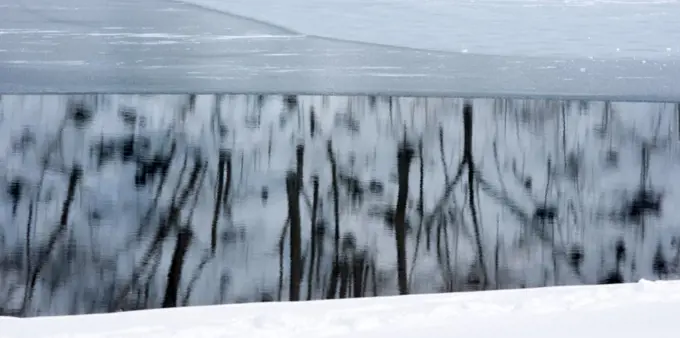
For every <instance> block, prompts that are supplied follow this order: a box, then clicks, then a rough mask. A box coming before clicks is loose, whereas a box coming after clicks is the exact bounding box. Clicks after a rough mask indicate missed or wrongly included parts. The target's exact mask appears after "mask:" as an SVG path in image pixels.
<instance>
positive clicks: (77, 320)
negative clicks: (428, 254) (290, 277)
mask: <svg viewBox="0 0 680 338" xmlns="http://www.w3.org/2000/svg"><path fill="white" fill-rule="evenodd" d="M678 310H680V283H678V282H656V283H651V282H645V281H642V282H640V283H637V284H624V285H617V286H594V287H593V286H591V287H556V288H543V289H526V290H514V291H489V292H477V293H457V294H439V295H424V296H406V297H385V298H371V299H351V300H340V301H314V302H305V303H260V304H243V305H228V306H209V307H191V308H177V309H167V310H148V311H137V312H125V313H116V314H106V315H86V316H71V317H43V318H34V319H14V318H8V317H0V327H2V333H0V337H2V338H20V337H27V338H29V337H30V338H40V337H98V338H99V337H101V338H103V337H130V338H131V337H144V338H150V337H205V338H208V337H252V338H255V337H276V338H288V337H294V338H306V337H314V338H316V337H353V338H364V337H366V338H368V337H371V338H387V337H389V338H402V337H416V336H424V337H431V338H439V337H442V338H444V337H466V338H475V337H522V338H532V337H537V338H542V337H546V335H547V336H550V337H553V338H561V337H580V338H589V337H593V338H595V337H597V338H600V337H619V338H627V337H631V338H632V337H635V338H637V337H639V336H640V335H645V336H654V335H659V336H668V335H669V334H670V333H671V332H674V331H675V330H676V328H675V326H674V322H675V319H676V317H677V311H678Z"/></svg>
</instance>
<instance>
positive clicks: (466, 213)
mask: <svg viewBox="0 0 680 338" xmlns="http://www.w3.org/2000/svg"><path fill="white" fill-rule="evenodd" d="M465 102H466V101H465V100H463V99H449V98H427V99H425V98H398V97H369V96H359V97H344V96H326V97H321V96H280V95H278V96H274V95H272V96H269V95H197V96H196V95H160V96H154V95H96V96H77V95H72V96H67V95H56V96H47V95H45V96H29V95H26V96H21V95H19V96H11V95H4V96H2V97H1V98H0V129H1V132H0V147H2V149H3V151H2V152H1V154H2V156H1V157H0V161H1V162H2V166H1V168H2V169H1V170H2V172H1V174H0V269H1V272H0V276H1V277H0V309H1V310H2V313H3V314H10V315H20V316H32V315H49V314H74V313H92V312H106V311H118V310H130V309H139V308H156V307H162V306H175V305H201V304H217V303H232V302H249V301H263V300H288V299H290V298H291V297H293V298H295V297H299V299H302V300H305V299H324V298H340V297H359V296H369V297H370V296H376V295H394V294H398V293H399V291H400V290H401V291H402V292H408V293H422V292H452V291H463V290H488V289H497V288H519V287H540V286H546V285H566V284H596V283H604V282H632V281H637V280H638V279H640V278H646V279H656V278H662V279H665V278H674V277H676V276H677V273H678V269H679V268H680V246H679V244H680V242H678V239H679V237H678V236H679V235H680V231H679V230H680V228H679V227H678V223H677V219H678V216H677V214H675V208H674V205H675V204H677V201H678V198H679V197H678V195H677V194H678V193H679V191H680V190H678V189H680V186H678V187H676V185H678V183H677V182H678V180H677V179H676V178H675V177H674V175H675V173H676V172H679V171H678V169H680V168H678V166H680V161H678V159H679V158H680V157H679V156H680V153H679V152H678V150H679V147H678V145H679V144H680V129H679V123H680V111H679V110H678V105H675V104H663V103H619V102H585V101H555V100H511V99H486V100H474V101H469V103H470V104H471V106H470V107H471V108H472V111H471V113H470V114H467V115H466V113H465V112H464V111H465V108H464V107H465ZM466 116H468V117H469V118H468V119H466V118H465V117H466ZM466 126H467V128H466ZM466 139H467V140H468V142H467V145H468V146H466ZM461 164H462V166H461ZM400 168H401V169H400ZM459 169H460V170H459ZM471 169H472V171H471ZM458 176H459V177H458ZM220 182H221V183H220ZM406 182H408V187H407V188H406ZM400 192H401V196H402V198H400V197H399V196H400ZM296 196H297V197H296ZM292 201H293V202H294V201H297V202H296V203H291V202H292ZM313 215H314V217H313ZM313 218H314V222H312V219H313ZM336 230H337V235H338V236H337V237H336ZM400 230H403V231H400ZM397 233H400V234H401V233H403V234H404V236H403V241H399V245H397V243H398V241H397V239H396V237H397V236H396V235H397ZM291 236H292V237H293V239H294V240H293V241H292V242H291ZM399 237H400V240H401V239H402V237H401V236H399ZM291 244H292V247H293V248H295V249H296V250H291ZM398 247H399V248H401V249H403V251H404V252H405V254H406V256H405V259H402V260H400V259H398V256H399V255H398V252H399V250H397V248H398ZM336 248H337V249H336ZM336 252H337V255H336ZM416 253H417V254H416ZM291 257H299V260H298V259H297V258H291ZM336 257H337V258H336ZM400 261H401V263H402V264H401V265H402V266H403V265H405V267H406V268H405V270H402V271H404V273H402V274H401V276H400V274H399V270H400V269H399V265H400V264H398V263H399V262H400ZM291 262H301V263H300V264H299V265H297V264H293V265H294V266H293V265H291V264H290V263H291ZM291 268H292V269H293V270H295V271H299V273H300V278H299V279H298V278H295V276H296V275H297V273H296V274H293V275H292V274H291ZM171 271H172V272H171ZM291 276H292V277H291ZM400 277H401V278H402V280H405V281H406V283H401V284H400V283H399V278H400ZM291 285H292V287H291ZM296 290H298V291H296ZM291 292H292V293H291ZM296 293H297V294H298V296H296V295H295V294H296Z"/></svg>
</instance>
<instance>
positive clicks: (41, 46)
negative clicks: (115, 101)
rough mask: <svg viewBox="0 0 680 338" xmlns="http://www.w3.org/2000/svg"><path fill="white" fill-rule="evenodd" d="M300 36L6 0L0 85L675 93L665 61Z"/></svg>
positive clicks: (219, 22) (68, 0)
mask: <svg viewBox="0 0 680 338" xmlns="http://www.w3.org/2000/svg"><path fill="white" fill-rule="evenodd" d="M291 3H292V2H291ZM292 4H294V3H292ZM239 6H240V7H239V8H243V4H241V5H239ZM265 7H266V6H265ZM369 7H370V6H369ZM257 8H263V7H257ZM565 8H566V7H565ZM263 11H264V9H263ZM263 13H265V12H263ZM532 20H533V18H532ZM513 29H514V28H513ZM518 29H519V28H518ZM650 29H651V28H650ZM652 31H654V30H652ZM517 32H518V34H520V33H521V32H522V31H521V30H520V31H517ZM303 33H308V32H303ZM303 33H297V32H295V31H292V30H289V29H286V28H280V27H278V26H274V25H271V24H268V23H264V22H260V21H254V20H251V19H248V18H245V17H239V16H235V15H230V14H228V13H222V12H217V11H214V10H210V9H207V8H204V7H203V8H202V7H200V6H195V5H188V4H182V3H179V2H174V1H170V0H146V1H142V2H140V1H135V0H64V1H60V2H59V3H58V4H57V3H54V2H53V1H50V0H30V1H22V2H9V3H3V4H2V5H0V78H2V81H1V82H0V92H5V93H7V92H11V93H47V92H50V93H66V92H119V93H123V92H124V93H131V92H138V93H139V92H145V93H150V92H153V93H159V92H166V93H168V92H187V91H192V92H216V91H220V92H232V93H281V92H287V93H305V94H387V95H454V96H493V95H507V96H546V95H547V96H560V97H570V98H598V99H608V98H610V99H627V100H647V101H654V100H680V85H679V81H680V80H679V79H680V62H679V61H677V60H675V59H674V58H672V57H665V58H649V59H640V58H638V59H636V58H619V59H612V58H599V57H594V58H588V57H587V55H581V56H578V55H576V56H574V55H564V56H559V57H557V56H546V55H538V56H533V55H532V56H517V55H516V56H494V55H482V54H471V53H456V52H451V51H442V52H434V51H426V50H414V49H408V48H399V47H388V46H383V45H375V44H369V43H359V42H346V41H340V40H333V39H323V38H318V37H312V36H308V35H304V34H303ZM357 38H358V39H360V40H361V37H360V36H357ZM675 41H678V40H677V39H676V40H675ZM369 42H370V39H369ZM387 42H388V43H389V41H387ZM676 43H677V42H676ZM491 51H493V50H491ZM510 54H513V53H510ZM642 55H646V54H644V53H643V54H642Z"/></svg>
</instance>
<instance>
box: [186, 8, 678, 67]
mask: <svg viewBox="0 0 680 338" xmlns="http://www.w3.org/2000/svg"><path fill="white" fill-rule="evenodd" d="M180 1H182V2H187V3H193V4H197V5H200V6H203V7H207V8H214V9H218V10H221V11H226V12H230V13H234V14H237V15H242V16H245V17H249V18H253V19H257V20H259V21H262V22H267V23H271V24H274V25H278V26H281V27H285V28H288V29H291V30H294V31H297V32H300V33H304V34H310V35H318V36H323V37H329V38H337V39H344V40H352V41H362V42H369V43H378V44H386V45H394V46H403V47H411V48H420V49H431V50H441V51H450V52H469V53H479V54H494V55H523V56H551V57H555V56H557V57H595V58H627V57H639V58H650V59H667V58H675V59H677V58H679V57H680V25H679V24H677V15H678V14H679V13H680V3H679V2H678V1H677V0H659V1H655V0H638V1H634V0H618V1H610V0H314V1H310V0H229V1H224V0H180Z"/></svg>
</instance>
